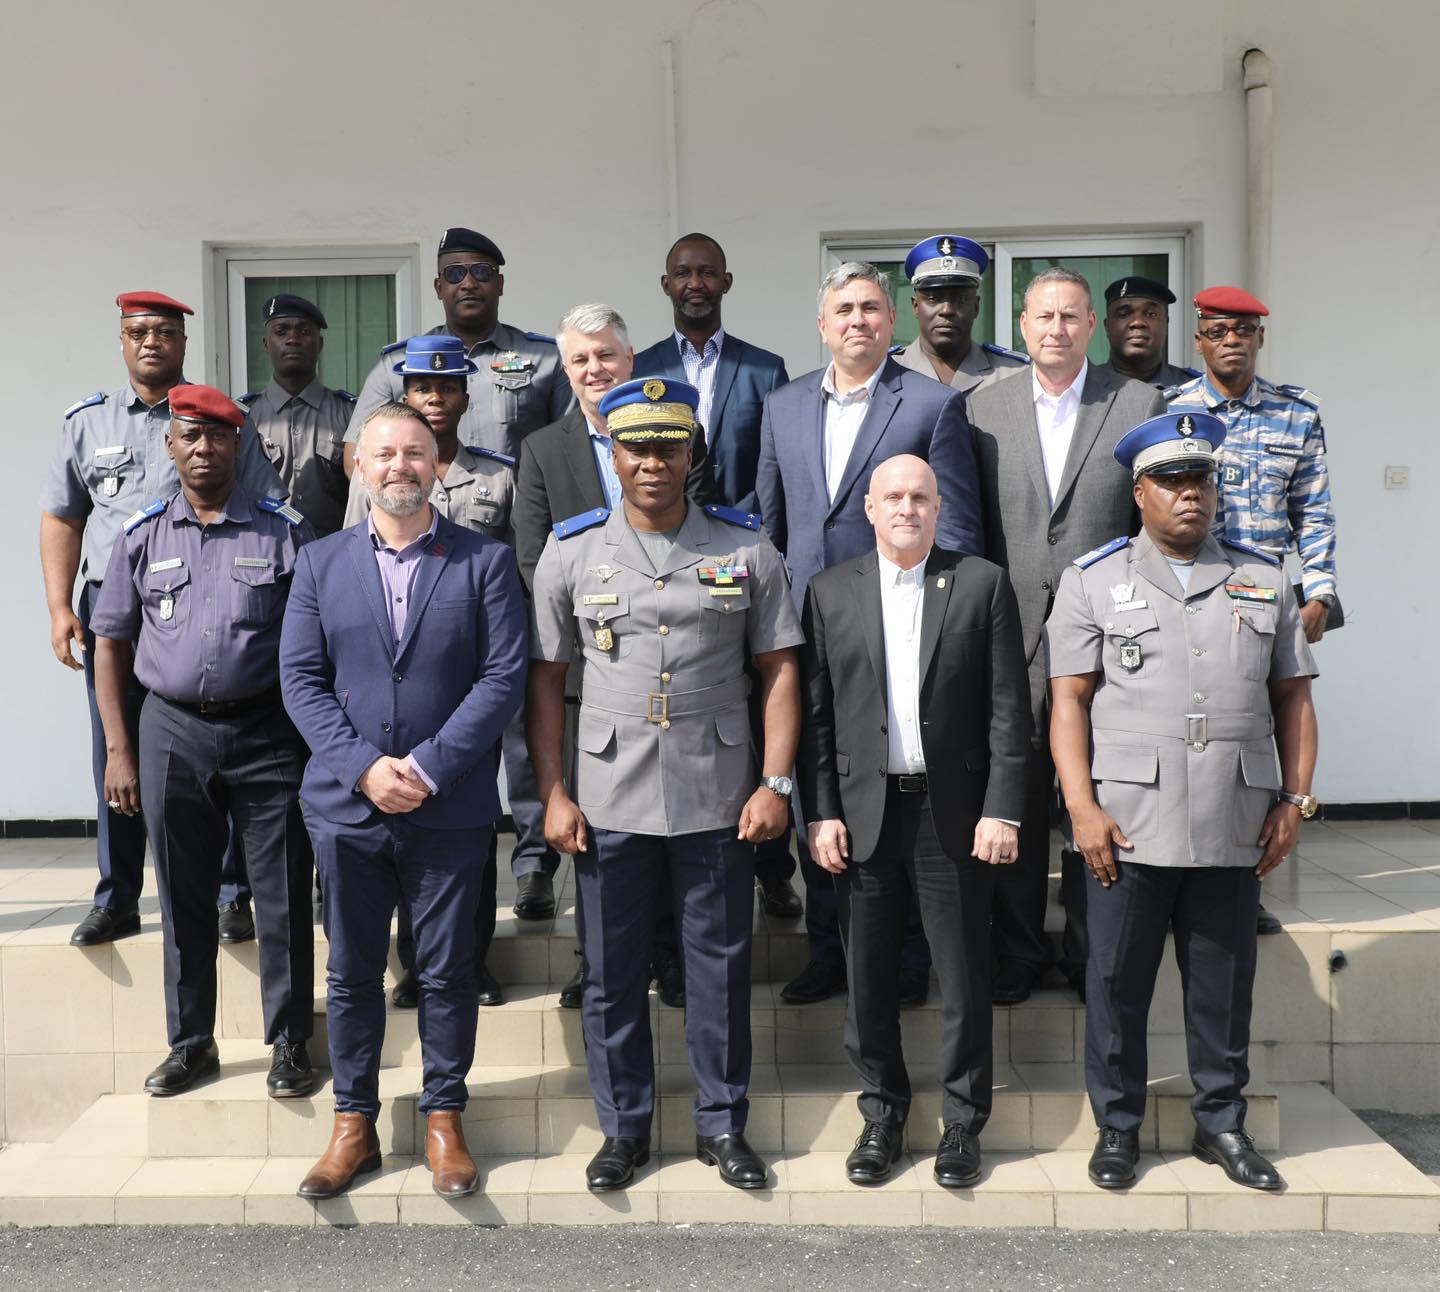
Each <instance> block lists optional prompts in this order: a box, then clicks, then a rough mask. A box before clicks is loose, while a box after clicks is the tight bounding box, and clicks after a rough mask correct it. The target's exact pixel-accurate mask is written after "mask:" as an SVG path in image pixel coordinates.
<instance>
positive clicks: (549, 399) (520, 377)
mask: <svg viewBox="0 0 1440 1292" xmlns="http://www.w3.org/2000/svg"><path fill="white" fill-rule="evenodd" d="M442 333H443V334H446V335H449V334H450V329H449V328H447V327H445V326H444V325H443V324H442V325H441V326H440V327H432V328H431V329H430V331H429V332H427V333H426V334H425V335H426V336H438V335H440V334H442ZM404 357H405V342H404V341H396V342H394V343H393V344H391V345H388V346H386V347H385V349H384V350H382V351H381V352H380V361H379V362H378V363H377V364H376V365H375V367H374V368H372V369H371V370H370V375H369V376H368V377H366V378H365V385H364V387H363V388H362V389H361V391H360V398H359V400H358V401H357V402H356V404H355V411H354V412H353V413H352V414H351V417H350V428H349V430H348V431H347V432H346V434H345V440H346V443H348V444H353V443H355V441H356V440H357V439H358V438H359V436H360V427H361V424H362V423H363V422H364V421H365V419H366V417H368V416H369V415H370V414H371V413H372V412H374V410H375V409H377V408H378V407H379V406H380V405H381V404H383V403H384V402H385V401H386V400H387V399H393V400H395V401H397V402H399V401H402V400H403V399H404V397H405V378H404V377H401V376H399V375H397V374H396V373H395V372H394V371H393V369H394V367H395V365H396V364H397V363H399V362H400V360H401V359H403V358H404ZM465 357H466V358H467V359H470V360H471V361H472V362H473V363H475V364H476V365H477V366H478V367H479V369H480V371H479V372H477V373H475V375H474V376H472V377H470V378H469V381H468V388H469V391H470V407H469V408H467V409H466V410H465V416H464V417H462V418H461V419H460V428H459V431H460V442H461V443H462V444H466V445H469V446H470V447H471V448H484V449H496V450H498V451H499V452H501V453H508V454H509V455H510V456H511V457H515V456H517V455H518V454H519V452H520V441H521V440H523V439H524V438H525V437H526V436H527V435H528V434H529V433H530V432H531V431H534V430H538V429H539V428H540V427H542V426H549V425H550V423H551V422H558V421H559V420H560V418H562V417H563V416H564V415H565V414H566V413H567V412H569V411H570V407H571V405H572V404H573V403H574V401H575V396H574V394H573V393H572V392H571V390H570V382H569V380H568V379H567V378H566V376H565V373H564V371H563V370H562V369H561V367H560V351H559V350H557V349H556V348H555V342H554V341H551V340H548V339H546V338H543V337H538V336H536V334H534V333H531V332H522V331H521V330H520V329H519V328H514V327H511V326H509V324H507V323H497V324H496V325H495V331H494V332H492V333H491V334H490V336H489V338H488V339H487V340H484V341H481V342H478V343H477V344H475V345H472V346H471V347H470V348H469V349H468V350H466V351H465Z"/></svg>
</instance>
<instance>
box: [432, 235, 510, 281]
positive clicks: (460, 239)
mask: <svg viewBox="0 0 1440 1292" xmlns="http://www.w3.org/2000/svg"><path fill="white" fill-rule="evenodd" d="M457 251H473V252H474V253H476V254H477V255H481V256H484V257H485V259H487V260H493V261H494V262H495V264H497V265H503V264H504V263H505V257H504V255H503V254H501V251H500V248H499V247H497V246H496V245H495V243H494V242H493V241H492V240H491V239H489V238H487V237H486V236H485V235H484V234H483V233H476V232H475V230H474V229H466V228H463V227H460V226H458V225H457V226H456V227H455V228H453V229H446V230H445V232H444V233H442V234H441V235H440V245H439V246H438V247H437V248H436V249H435V254H436V255H437V256H448V255H450V254H451V253H452V252H457ZM455 281H456V282H459V281H460V280H459V279H456V280H455Z"/></svg>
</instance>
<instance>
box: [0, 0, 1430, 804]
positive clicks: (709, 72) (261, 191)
mask: <svg viewBox="0 0 1440 1292" xmlns="http://www.w3.org/2000/svg"><path fill="white" fill-rule="evenodd" d="M1086 8H1087V9H1088V10H1091V11H1093V12H1094V13H1095V14H1096V15H1097V17H1096V21H1097V22H1099V23H1109V24H1110V26H1113V27H1115V29H1114V30H1111V31H1108V32H1107V34H1106V39H1105V40H1104V41H1093V40H1092V41H1086V42H1082V43H1081V44H1080V45H1079V46H1077V47H1078V48H1083V51H1084V60H1083V63H1082V64H1080V65H1077V67H1076V68H1075V76H1074V82H1073V90H1072V89H1071V86H1070V84H1069V83H1067V81H1066V77H1065V69H1064V63H1063V60H1059V61H1057V59H1056V57H1055V48H1054V47H1055V40H1056V38H1057V35H1059V34H1063V33H1062V32H1061V31H1060V29H1059V28H1057V27H1054V26H1047V24H1054V23H1059V22H1060V21H1061V18H1060V17H1059V16H1057V15H1059V14H1060V13H1061V8H1060V7H1059V6H1054V5H1052V4H1051V3H1050V0H1036V4H1035V5H1033V6H1031V5H1027V4H1023V3H1009V4H993V3H992V4H986V5H980V4H977V3H970V2H968V0H967V2H966V3H957V0H912V2H911V3H905V4H899V5H888V6H882V5H864V4H860V3H857V2H856V0H830V3H827V4H824V5H821V4H818V3H816V4H800V3H795V2H793V0H709V2H708V3H698V2H696V0H624V2H623V3H617V4H615V5H611V6H600V5H581V4H577V3H573V2H572V0H559V2H558V3H552V4H549V5H543V6H542V5H533V6H523V5H514V6H504V5H499V4H494V3H491V4H485V5H480V4H470V5H460V6H448V7H446V8H445V10H444V12H447V13H450V14H457V13H468V17H466V18H465V20H464V21H461V22H445V21H442V20H441V19H440V18H439V16H438V15H439V13H440V12H442V10H441V9H439V8H438V7H434V6H418V7H417V6H413V5H400V4H393V3H384V2H382V0H344V2H343V3H342V2H340V0H310V2H309V3H305V4H296V3H293V2H291V3H283V4H278V3H273V2H272V0H261V2H259V3H251V4H249V5H246V6H243V7H236V6H228V5H227V6H219V5H203V4H199V5H197V4H194V3H190V4H179V3H175V2H174V0H155V2H154V3H152V4H151V5H149V6H147V7H146V9H145V10H144V12H143V13H140V12H132V11H129V10H125V9H123V8H118V7H115V6H112V5H109V4H102V3H99V2H98V0H83V2H81V3H69V4H57V5H51V6H48V7H47V6H41V7H31V8H28V9H26V10H25V11H24V12H23V13H21V14H17V15H15V16H13V17H12V20H11V26H10V30H9V33H8V41H7V45H8V48H9V49H10V51H11V58H10V59H9V60H8V65H7V73H6V76H5V77H4V78H3V79H0V113H3V120H4V121H5V122H6V130H5V132H4V137H3V139H0V176H3V179H0V191H3V193H4V197H3V201H0V210H3V212H4V220H5V230H6V234H7V238H6V255H5V266H6V272H5V282H4V286H5V295H6V301H7V306H8V308H6V309H5V310H4V311H3V313H0V353H3V354H4V355H5V356H6V359H5V373H6V388H7V391H8V392H9V398H10V407H9V409H8V419H7V420H8V425H9V428H10V429H9V431H8V433H7V437H6V438H7V444H6V447H7V449H8V452H7V454H6V459H7V467H8V472H9V476H10V478H11V479H12V480H13V481H16V482H19V483H20V485H21V487H20V490H19V493H18V495H17V497H16V499H15V500H14V502H13V503H12V506H11V507H10V508H9V509H7V511H6V512H5V514H4V515H3V516H0V533H3V536H4V539H5V541H6V544H7V546H8V547H10V548H11V549H13V550H14V552H15V553H16V555H15V557H14V560H13V562H12V565H13V573H12V574H11V575H10V576H9V578H8V580H7V585H6V586H7V592H8V597H7V601H8V603H9V605H10V606H11V607H12V608H13V610H12V613H11V614H10V615H9V628H10V631H9V632H7V633H6V634H5V636H4V639H3V641H0V666H3V672H4V676H5V678H6V683H7V686H6V693H7V697H8V703H7V704H6V705H5V706H4V711H3V712H4V716H3V722H4V724H5V725H4V729H3V735H4V741H5V748H6V749H7V750H9V751H10V758H9V766H8V768H7V774H6V775H5V776H4V777H3V779H0V818H15V817H36V816H42V817H43V816H51V815H57V816H79V815H85V814H88V813H89V812H90V811H91V810H92V809H93V800H92V798H91V793H90V788H89V770H88V753H87V739H86V722H85V715H84V703H83V695H82V689H81V685H80V682H79V679H78V678H76V677H73V676H71V675H68V674H64V673H62V672H61V670H60V668H59V667H58V666H57V665H56V664H55V663H54V661H53V660H52V658H51V656H50V652H49V649H48V646H47V631H46V618H45V614H44V605H43V596H42V591H41V583H40V577H39V571H38V568H37V563H36V561H35V557H34V551H35V531H36V525H37V517H36V508H35V505H34V502H33V497H34V493H33V490H34V489H35V487H36V482H37V481H38V480H39V479H40V478H41V476H42V474H43V472H44V471H45V469H46V466H47V463H48V461H49V459H50V456H51V453H52V451H53V447H54V442H55V435H56V431H57V427H58V425H59V411H60V410H61V409H63V408H64V407H65V406H67V405H68V404H69V403H71V402H72V401H73V400H75V399H77V398H79V397H80V396H82V395H85V394H88V393H89V392H90V391H92V390H94V389H96V388H97V387H105V388H109V387H113V386H115V385H118V384H119V383H120V382H121V381H122V380H123V376H124V373H123V369H122V366H121V363H120V357H119V354H118V345H117V339H116V316H115V312H114V310H113V308H112V306H111V300H112V298H113V297H114V295H115V293H116V292H118V291H122V290H128V289H133V288H137V287H142V286H143V287H155V288H158V289H161V290H164V291H168V292H171V293H173V294H175V295H177V296H179V297H180V298H181V299H184V300H188V301H190V302H191V303H193V304H197V305H202V306H208V307H210V308H213V307H214V302H210V301H207V300H206V291H207V284H208V282H209V276H208V266H207V264H206V260H205V255H204V253H203V250H202V244H203V243H206V242H260V243H264V242H267V241H271V242H276V243H289V242H293V241H297V240H320V241H324V242H330V243H333V244H337V245H343V244H346V243H372V242H374V243H394V242H400V241H407V240H409V241H416V242H418V243H420V244H422V245H423V246H424V247H425V248H426V251H427V256H426V259H427V260H428V249H429V247H430V246H432V245H433V242H434V239H435V238H436V236H437V234H438V232H439V230H440V229H441V228H442V227H444V226H445V225H447V224H451V223H464V224H470V225H474V226H477V227H479V228H482V229H485V230H487V231H488V232H489V233H490V234H492V235H493V236H494V237H495V238H496V239H497V241H498V242H499V243H500V244H501V246H502V247H503V248H504V249H505V251H506V254H507V257H508V258H509V260H510V265H509V272H508V274H507V288H508V290H507V295H506V299H505V310H504V316H505V317H506V318H508V319H509V320H511V321H512V322H516V323H519V324H521V325H523V326H525V327H529V328H539V329H543V330H549V329H550V328H551V327H553V323H554V320H555V319H556V318H557V317H558V316H559V314H560V313H561V312H562V310H563V309H564V308H566V307H567V306H568V305H570V304H573V303H574V302H576V301H578V300H582V299H602V300H608V301H611V302H613V303H614V304H616V305H617V306H618V307H619V308H620V309H621V310H622V311H623V312H624V313H625V314H626V316H627V317H628V318H629V320H630V322H631V326H632V331H633V332H634V334H635V338H636V341H637V343H640V344H643V343H646V342H648V341H649V340H652V339H654V337H655V336H658V335H659V334H660V333H661V331H662V329H663V328H664V327H665V326H666V323H667V319H668V315H667V311H666V309H665V302H664V301H663V299H662V297H661V296H660V293H659V291H658V290H657V287H656V278H657V276H658V274H659V271H660V262H661V257H662V254H663V250H664V247H665V245H666V244H667V239H668V234H669V231H670V229H671V227H672V224H673V225H674V226H677V227H680V228H682V229H689V228H691V227H697V226H698V227H702V228H704V229H706V230H707V231H709V232H711V233H713V234H714V235H715V236H717V237H718V238H719V239H720V240H721V241H722V242H723V243H724V244H725V246H726V248H727V250H728V252H729V254H730V260H731V265H732V268H733V269H734V270H735V273H736V279H737V281H736V287H735V290H734V292H733V293H732V295H731V297H730V299H729V302H728V304H727V313H726V321H727V325H728V326H729V327H730V328H731V329H732V330H734V331H736V332H738V333H740V334H742V335H744V336H747V337H749V338H751V339H753V340H755V341H757V342H760V343H762V344H765V345H768V346H770V347H771V348H774V349H778V350H781V351H783V352H784V354H785V355H786V357H787V360H788V361H789V364H790V367H791V371H792V372H793V373H799V372H803V371H805V370H806V369H808V368H810V367H812V366H814V364H815V363H816V362H817V360H818V357H819V355H818V349H817V342H816V338H815V333H814V325H813V322H812V319H813V308H812V301H813V293H814V288H815V284H816V280H817V276H818V267H819V265H820V239H821V235H822V233H837V232H879V231H888V230H896V231H899V230H914V231H919V232H928V231H931V230H933V229H937V228H958V229H960V230H964V231H977V232H984V233H987V234H1004V233H1023V232H1032V231H1033V232H1039V231H1048V230H1072V229H1086V228H1131V229H1136V228H1146V227H1157V226H1158V227H1165V228H1173V227H1176V226H1185V227H1188V228H1191V229H1192V230H1193V239H1192V245H1193V249H1194V253H1195V254H1194V259H1193V261H1192V266H1191V268H1192V273H1193V275H1194V278H1195V281H1196V283H1200V282H1216V281H1231V282H1234V281H1239V280H1240V279H1241V277H1242V275H1243V272H1244V270H1243V266H1244V254H1245V246H1244V236H1245V234H1244V192H1243V184H1244V160H1243V159H1244V136H1243V130H1244V109H1243V103H1242V95H1241V91H1240V88H1239V69H1240V57H1241V54H1242V53H1243V51H1244V50H1245V49H1246V48H1248V47H1250V46H1251V45H1260V46H1262V47H1263V48H1264V49H1265V50H1266V51H1267V52H1268V53H1269V54H1270V55H1271V57H1272V59H1273V61H1274V66H1275V76H1274V83H1275V107H1276V143H1277V167H1278V169H1277V175H1276V184H1275V190H1276V195H1277V197H1276V211H1275V251H1274V282H1273V283H1272V287H1271V291H1270V304H1271V306H1272V308H1273V310H1274V317H1273V321H1272V326H1271V333H1270V344H1269V346H1268V347H1267V350H1266V355H1265V358H1266V365H1265V370H1266V371H1267V372H1268V373H1269V374H1271V375H1273V376H1275V377H1276V378H1277V379H1280V380H1289V381H1300V382H1305V383H1308V384H1310V385H1312V386H1313V387H1315V388H1316V389H1317V390H1319V391H1320V392H1321V393H1322V394H1323V395H1324V397H1325V409H1326V418H1327V423H1328V425H1329V427H1330V449H1331V466H1332V470H1333V472H1334V474H1335V476H1336V477H1337V485H1336V497H1337V506H1338V512H1339V523H1340V533H1341V580H1342V590H1343V593H1344V596H1345V601H1346V605H1347V609H1348V610H1349V612H1350V614H1351V616H1352V618H1353V624H1352V626H1351V627H1348V628H1347V629H1346V630H1345V631H1344V632H1343V633H1342V634H1339V635H1338V636H1336V637H1335V638H1334V639H1333V640H1332V641H1330V642H1328V643H1327V644H1326V645H1325V646H1324V647H1323V648H1322V650H1321V653H1320V657H1319V658H1320V662H1321V667H1322V668H1323V670H1324V675H1325V676H1324V681H1323V682H1322V683H1321V686H1320V696H1321V708H1322V717H1323V721H1324V739H1325V749H1324V754H1323V758H1322V771H1321V776H1320V781H1319V786H1318V788H1319V792H1320V793H1321V794H1322V795H1323V796H1325V797H1329V798H1334V799H1345V800H1366V799H1371V800H1379V799H1436V798H1440V765H1437V760H1436V758H1435V754H1436V752H1437V745H1440V742H1437V737H1436V734H1435V733H1436V728H1437V718H1440V701H1437V699H1436V693H1435V691H1434V689H1433V688H1432V687H1430V686H1422V685H1421V684H1420V683H1419V681H1418V678H1417V671H1418V670H1417V669H1416V666H1417V665H1418V664H1419V662H1420V660H1421V659H1422V658H1424V657H1425V655H1426V654H1428V652H1429V648H1430V646H1431V643H1433V642H1434V640H1435V638H1436V634H1437V629H1440V615H1437V611H1436V608H1435V602H1434V599H1433V598H1432V597H1431V596H1429V595H1428V593H1427V591H1426V590H1424V589H1423V588H1422V585H1421V582H1420V578H1419V577H1418V576H1419V571H1420V570H1421V569H1422V568H1423V566H1422V558H1421V556H1420V554H1419V553H1417V552H1416V539H1417V538H1419V537H1420V536H1421V534H1422V531H1421V528H1420V520H1421V515H1422V512H1423V511H1425V510H1428V508H1427V503H1428V501H1429V498H1428V492H1427V490H1428V487H1429V486H1430V482H1431V481H1433V480H1434V479H1435V478H1436V474H1437V472H1436V468H1437V466H1440V463H1437V460H1436V448H1435V437H1434V435H1433V432H1432V427H1431V426H1430V425H1428V424H1427V423H1430V422H1433V420H1434V414H1433V412H1431V411H1430V409H1431V408H1432V407H1433V401H1432V400H1431V399H1429V398H1428V396H1426V394H1425V393H1424V391H1423V385H1424V384H1427V383H1425V381H1424V378H1423V377H1422V378H1421V380H1420V381H1419V382H1416V383H1413V384H1414V385H1415V386H1418V387H1421V389H1417V390H1415V391H1414V392H1413V393H1411V391H1409V390H1407V387H1409V386H1410V385H1411V384H1412V383H1411V382H1410V381H1409V380H1408V376H1407V375H1408V374H1409V373H1411V372H1414V371H1417V370H1418V371H1420V372H1422V373H1423V372H1427V368H1426V367H1423V366H1422V364H1423V361H1424V358H1426V357H1428V356H1426V355H1425V354H1424V353H1423V351H1422V345H1424V339H1425V337H1426V335H1427V333H1428V331H1429V330H1430V329H1429V328H1428V326H1427V323H1428V320H1427V319H1426V317H1425V314H1424V310H1425V308H1426V306H1427V305H1428V303H1429V302H1430V301H1431V300H1432V299H1433V298H1434V297H1435V295H1436V289H1437V287H1440V266H1437V255H1440V253H1437V247H1436V241H1437V238H1436V217H1435V214H1434V213H1435V211H1437V210H1440V176H1437V173H1436V169H1435V167H1434V165H1433V160H1434V155H1433V139H1434V131H1435V127H1436V119H1435V118H1436V110H1435V96H1434V92H1433V76H1432V71H1431V67H1430V65H1429V62H1428V59H1429V50H1430V49H1431V48H1433V45H1434V43H1435V37H1436V36H1437V34H1440V18H1437V16H1436V14H1435V11H1434V10H1433V8H1432V7H1431V6H1429V5H1426V4H1423V3H1419V2H1418V0H1415V2H1413V3H1398V2H1397V3H1391V4H1389V5H1387V6H1383V7H1382V6H1365V7H1360V6H1352V5H1349V4H1345V3H1340V2H1339V0H1323V2H1320V0H1272V2H1270V3H1265V4H1255V3H1253V2H1247V0H1227V3H1226V4H1224V5H1223V6H1221V7H1220V12H1219V17H1218V20H1217V22H1216V23H1215V24H1214V26H1213V27H1212V26H1211V25H1209V24H1207V23H1199V24H1196V23H1195V22H1194V21H1193V19H1190V18H1181V17H1177V18H1176V19H1175V23H1176V26H1175V28H1174V31H1181V32H1183V33H1184V40H1183V41H1176V40H1174V39H1170V40H1168V43H1167V39H1165V38H1163V37H1164V35H1165V33H1164V31H1163V30H1162V27H1163V21H1164V18H1165V14H1166V11H1167V9H1168V10H1170V12H1173V13H1177V14H1178V13H1180V12H1181V11H1180V10H1179V9H1177V8H1175V0H1164V3H1163V4H1149V5H1147V6H1145V9H1146V12H1147V14H1149V15H1150V21H1149V22H1148V23H1146V24H1145V25H1144V29H1143V31H1141V32H1139V33H1138V34H1127V31H1126V30H1124V29H1123V27H1122V26H1116V21H1117V20H1118V18H1120V17H1125V16H1130V17H1133V15H1134V14H1135V13H1136V5H1135V0H1110V2H1109V3H1099V2H1097V3H1093V4H1091V5H1089V6H1086ZM616 15H618V16H616ZM1157 23H1158V24H1161V26H1157ZM1157 31H1159V32H1160V37H1157ZM1173 34H1174V33H1173V32H1172V33H1171V35H1172V36H1173ZM1047 37H1048V38H1049V40H1048V42H1047ZM666 40H669V41H673V42H674V43H675V49H676V74H677V84H678V87H679V88H678V99H677V109H678V137H679V155H680V165H679V177H678V192H679V210H678V211H677V212H674V213H671V212H669V211H668V210H667V208H666V193H667V187H666V179H665V176H666V170H665V162H664V146H663V141H664V129H663V114H662V107H663V102H664V100H663V94H664V88H663V83H662V77H661V72H660V68H661V54H660V45H661V42H662V41H666ZM1177 43H1178V44H1180V45H1181V46H1182V47H1184V48H1186V49H1187V53H1186V55H1185V60H1182V61H1183V62H1184V65H1183V67H1179V66H1177V72H1176V75H1175V76H1174V78H1173V79H1169V78H1165V77H1163V76H1162V77H1158V78H1157V76H1156V73H1155V67H1156V60H1157V59H1171V60H1174V59H1175V58H1176V55H1175V53H1174V48H1173V46H1174V45H1176V44H1177ZM1191 44H1193V46H1194V48H1195V51H1196V52H1194V53H1193V56H1192V55H1191V54H1190V53H1189V52H1188V50H1189V46H1190V45H1191ZM1037 50H1038V51H1039V57H1037V56H1036V54H1037ZM1162 66H1163V64H1162ZM1157 85H1158V86H1160V87H1162V89H1161V90H1159V91H1157V90H1156V86H1157ZM1215 85H1219V86H1222V87H1223V88H1222V89H1220V90H1219V91H1218V92H1217V91H1213V90H1211V89H1210V88H1209V87H1211V86H1215ZM1169 86H1173V87H1175V90H1178V91H1184V92H1171V91H1169V90H1168V89H1166V88H1164V87H1169ZM1130 87H1135V88H1136V89H1137V90H1140V91H1143V93H1137V94H1134V95H1132V94H1130V93H1128V92H1127V91H1128V89H1129V88H1130ZM427 295H428V292H427ZM1411 302H1414V304H1413V305H1412V304H1411ZM1407 307H1408V308H1407ZM425 308H426V311H427V316H426V318H425V320H424V321H425V322H426V323H427V324H428V323H431V322H435V321H438V319H439V313H438V309H437V307H436V306H435V303H434V301H433V300H430V301H427V304H426V307H425ZM204 328H205V320H204V319H203V318H202V319H198V320H196V321H195V323H194V324H193V326H192V329H191V330H192V350H191V361H190V363H189V365H188V371H189V375H190V376H191V377H192V378H195V379H206V378H209V377H211V376H213V373H214V364H213V361H211V360H208V359H207V357H206V356H205V355H204V353H203V349H204V347H203V345H202V344H201V338H202V337H203V336H204ZM1421 410H1424V411H1421ZM1386 463H1404V464H1408V465H1409V466H1410V468H1411V472H1412V482H1413V483H1412V487H1411V489H1410V491H1409V492H1407V493H1394V492H1385V491H1383V490H1382V488H1381V473H1382V467H1383V466H1384V464H1386Z"/></svg>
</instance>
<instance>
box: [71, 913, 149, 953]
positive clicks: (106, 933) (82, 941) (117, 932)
mask: <svg viewBox="0 0 1440 1292" xmlns="http://www.w3.org/2000/svg"><path fill="white" fill-rule="evenodd" d="M139 932H140V912H139V911H112V910H111V909H110V908H109V907H108V906H96V907H92V908H91V910H90V914H89V915H87V916H86V917H85V918H84V919H83V920H81V921H80V923H79V924H77V925H76V926H75V932H74V933H72V934H71V935H70V945H71V946H72V947H98V946H99V945H100V944H101V943H102V942H114V941H115V939H116V938H127V937H129V936H130V935H131V934H132V933H139Z"/></svg>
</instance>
